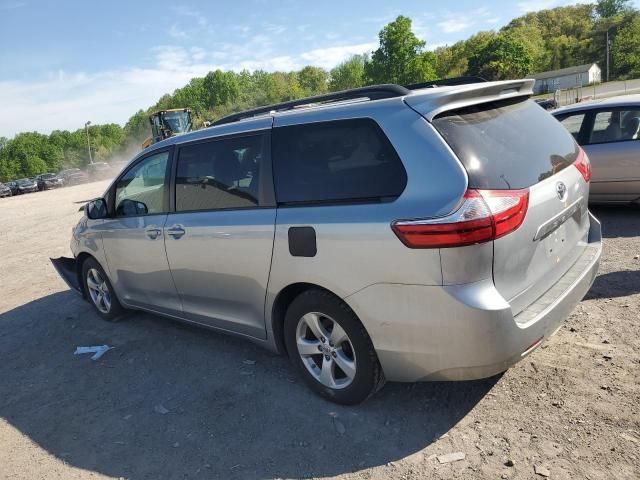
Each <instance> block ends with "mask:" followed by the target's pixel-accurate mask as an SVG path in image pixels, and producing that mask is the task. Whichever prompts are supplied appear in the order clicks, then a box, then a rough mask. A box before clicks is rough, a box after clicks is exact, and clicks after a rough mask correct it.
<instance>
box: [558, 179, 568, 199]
mask: <svg viewBox="0 0 640 480" xmlns="http://www.w3.org/2000/svg"><path fill="white" fill-rule="evenodd" d="M556 193H557V194H558V198H559V199H560V200H564V199H565V197H566V196H567V186H566V185H565V184H564V183H563V182H558V183H556Z"/></svg>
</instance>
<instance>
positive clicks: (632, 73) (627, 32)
mask: <svg viewBox="0 0 640 480" xmlns="http://www.w3.org/2000/svg"><path fill="white" fill-rule="evenodd" d="M611 54H612V57H613V65H614V66H615V69H616V71H617V72H618V74H619V75H620V76H622V77H625V78H635V77H638V76H640V15H637V14H636V15H633V16H631V17H630V18H629V20H628V22H627V23H626V24H625V25H623V26H622V27H620V29H619V30H618V32H617V34H616V36H615V39H614V41H613V45H612V47H611Z"/></svg>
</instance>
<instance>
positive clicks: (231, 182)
mask: <svg viewBox="0 0 640 480" xmlns="http://www.w3.org/2000/svg"><path fill="white" fill-rule="evenodd" d="M263 144H264V142H263V136H262V135H252V136H247V137H235V138H226V139H221V140H214V141H211V142H205V143H197V144H193V145H187V146H185V147H181V148H180V153H179V155H178V166H177V172H176V211H178V212H184V211H192V210H219V209H229V208H247V207H255V206H257V205H258V189H259V183H260V164H261V162H262V158H263Z"/></svg>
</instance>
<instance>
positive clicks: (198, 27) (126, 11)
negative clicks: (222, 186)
mask: <svg viewBox="0 0 640 480" xmlns="http://www.w3.org/2000/svg"><path fill="white" fill-rule="evenodd" d="M570 3H576V1H575V0H574V1H566V0H523V1H517V0H516V1H506V0H499V1H493V2H472V1H467V0H457V1H455V2H434V1H424V0H422V1H421V0H396V1H392V0H387V1H385V0H366V1H362V0H361V1H359V2H349V1H345V0H343V1H335V0H322V1H314V2H310V1H306V0H297V1H295V0H280V1H277V0H233V1H231V0H225V1H221V0H208V1H206V2H205V1H202V2H193V1H192V2H189V1H181V0H175V1H172V2H170V1H165V0H154V1H153V2H141V1H138V2H136V1H132V0H129V1H121V0H110V1H107V2H92V1H87V0H84V1H77V0H66V1H62V0H48V1H46V0H0V45H1V47H0V106H1V108H2V115H0V136H5V137H9V138H11V137H12V136H13V135H15V134H16V133H18V132H22V131H38V132H42V133H49V132H51V131H52V130H54V129H65V130H75V129H77V128H80V127H82V126H83V125H84V123H85V122H86V121H88V120H90V121H91V122H92V123H109V122H115V123H119V124H121V125H123V124H124V123H125V122H126V121H127V119H128V118H129V117H130V116H131V115H132V114H133V113H135V112H136V111H137V110H139V109H146V108H148V107H149V106H151V105H153V104H154V103H155V102H156V101H157V100H158V98H160V97H161V96H162V95H163V94H165V93H170V92H172V91H173V90H175V89H176V88H178V87H181V86H184V85H185V84H186V83H188V81H189V80H190V79H191V78H193V77H196V76H204V75H205V74H206V73H207V72H208V71H211V70H215V69H217V68H220V69H223V70H234V71H241V70H242V69H248V70H255V69H264V70H267V71H274V70H294V69H300V68H302V67H303V66H305V65H317V66H320V67H324V68H327V69H330V68H332V67H334V66H335V65H337V64H338V63H340V62H341V61H343V60H344V59H345V58H347V57H349V56H350V55H352V54H356V53H363V52H365V51H372V50H374V49H375V48H376V47H377V44H378V41H377V39H378V32H379V31H380V29H381V28H382V27H383V26H384V25H385V24H387V23H388V22H390V21H392V20H393V19H394V18H395V17H396V16H398V15H405V16H408V17H410V18H411V19H412V20H413V30H414V33H415V34H416V35H417V36H418V37H420V38H422V39H423V40H425V41H426V42H427V48H430V49H433V48H435V47H437V46H440V45H444V44H450V43H453V42H455V41H457V40H461V39H464V38H467V37H468V36H470V35H472V34H473V33H475V32H477V31H479V30H488V29H498V28H500V27H502V26H503V25H505V24H506V23H508V22H509V21H510V20H511V19H512V18H514V17H516V16H518V15H521V14H523V13H525V12H527V11H533V10H539V9H543V8H550V7H554V6H559V5H566V4H570ZM635 5H636V6H639V7H640V0H635ZM365 6H366V7H365Z"/></svg>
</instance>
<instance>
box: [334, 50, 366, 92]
mask: <svg viewBox="0 0 640 480" xmlns="http://www.w3.org/2000/svg"><path fill="white" fill-rule="evenodd" d="M367 60H368V56H367V55H366V54H362V55H353V56H352V57H351V58H349V59H347V60H345V61H344V62H342V63H341V64H339V65H338V66H336V67H335V68H333V69H332V70H331V73H330V79H329V90H331V91H332V92H338V91H340V90H348V89H350V88H358V87H362V86H363V85H364V64H365V63H366V62H367Z"/></svg>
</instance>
